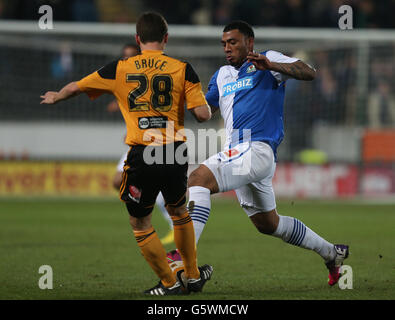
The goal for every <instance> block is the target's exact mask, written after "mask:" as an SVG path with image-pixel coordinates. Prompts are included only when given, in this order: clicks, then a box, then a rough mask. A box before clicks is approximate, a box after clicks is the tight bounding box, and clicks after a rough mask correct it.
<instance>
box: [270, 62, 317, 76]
mask: <svg viewBox="0 0 395 320" xmlns="http://www.w3.org/2000/svg"><path fill="white" fill-rule="evenodd" d="M271 70H273V71H277V72H280V73H283V74H286V75H288V76H291V77H292V78H295V79H297V80H313V79H314V78H315V69H314V68H312V67H310V66H308V65H307V64H305V63H304V62H302V61H296V62H294V63H277V62H272V68H271Z"/></svg>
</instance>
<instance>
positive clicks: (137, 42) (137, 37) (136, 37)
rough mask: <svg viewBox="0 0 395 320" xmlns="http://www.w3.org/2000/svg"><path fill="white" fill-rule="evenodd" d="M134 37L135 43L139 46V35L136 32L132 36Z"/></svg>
mask: <svg viewBox="0 0 395 320" xmlns="http://www.w3.org/2000/svg"><path fill="white" fill-rule="evenodd" d="M134 39H135V40H136V44H137V45H138V46H139V47H140V45H141V41H140V37H139V36H138V35H137V34H136V35H135V36H134Z"/></svg>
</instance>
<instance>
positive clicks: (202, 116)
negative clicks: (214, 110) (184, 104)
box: [191, 105, 211, 122]
mask: <svg viewBox="0 0 395 320" xmlns="http://www.w3.org/2000/svg"><path fill="white" fill-rule="evenodd" d="M191 112H192V114H193V116H194V117H195V119H196V120H197V121H198V122H204V121H208V120H210V119H211V108H210V107H209V106H208V105H203V106H199V107H196V108H193V109H191Z"/></svg>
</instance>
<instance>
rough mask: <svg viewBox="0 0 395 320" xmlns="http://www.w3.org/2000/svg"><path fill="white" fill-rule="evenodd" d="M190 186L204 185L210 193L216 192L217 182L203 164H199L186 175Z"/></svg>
mask: <svg viewBox="0 0 395 320" xmlns="http://www.w3.org/2000/svg"><path fill="white" fill-rule="evenodd" d="M190 187H204V188H207V189H210V191H211V193H217V192H218V184H217V181H216V180H215V177H214V175H213V174H212V172H211V171H210V169H209V168H207V167H206V166H204V165H201V166H199V168H197V169H196V170H194V171H193V172H192V173H191V174H190V175H189V177H188V188H190Z"/></svg>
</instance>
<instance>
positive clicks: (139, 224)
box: [129, 216, 152, 231]
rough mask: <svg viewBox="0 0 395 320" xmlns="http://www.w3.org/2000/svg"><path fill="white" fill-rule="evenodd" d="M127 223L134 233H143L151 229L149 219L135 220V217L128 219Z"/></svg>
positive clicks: (148, 217)
mask: <svg viewBox="0 0 395 320" xmlns="http://www.w3.org/2000/svg"><path fill="white" fill-rule="evenodd" d="M129 222H130V225H131V227H132V229H133V230H134V231H145V230H148V229H149V228H151V226H152V225H151V217H150V216H147V217H142V218H136V217H132V216H130V217H129Z"/></svg>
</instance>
